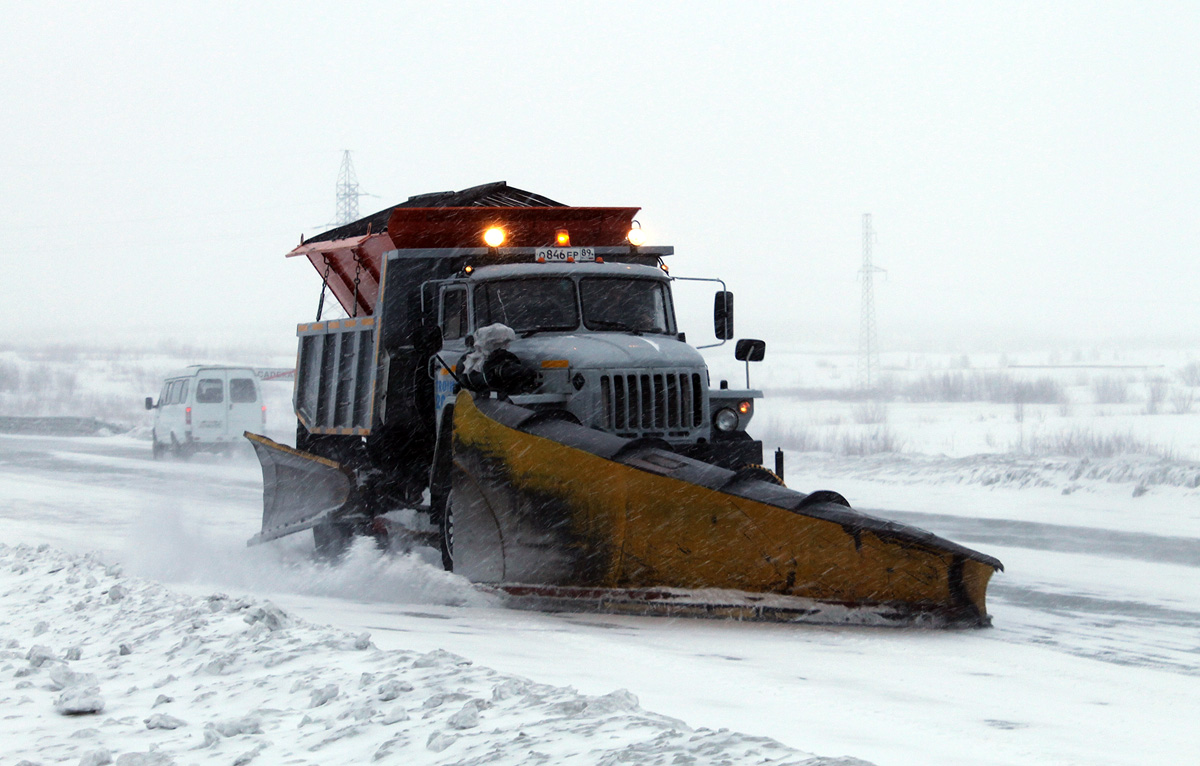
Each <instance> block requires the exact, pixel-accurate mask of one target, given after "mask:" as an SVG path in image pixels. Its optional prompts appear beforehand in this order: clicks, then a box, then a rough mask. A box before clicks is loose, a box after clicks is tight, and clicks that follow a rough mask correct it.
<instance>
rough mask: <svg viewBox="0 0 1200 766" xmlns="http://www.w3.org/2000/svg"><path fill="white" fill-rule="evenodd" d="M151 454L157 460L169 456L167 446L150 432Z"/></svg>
mask: <svg viewBox="0 0 1200 766" xmlns="http://www.w3.org/2000/svg"><path fill="white" fill-rule="evenodd" d="M150 454H151V455H152V456H153V457H154V459H155V460H162V459H163V458H164V457H166V454H167V445H165V444H163V443H162V442H160V441H159V440H158V436H156V435H155V434H154V432H153V431H151V432H150Z"/></svg>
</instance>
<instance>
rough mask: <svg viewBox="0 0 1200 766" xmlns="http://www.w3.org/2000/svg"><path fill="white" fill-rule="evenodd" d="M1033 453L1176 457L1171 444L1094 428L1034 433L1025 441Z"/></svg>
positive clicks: (1168, 458)
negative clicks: (1167, 444) (1107, 432)
mask: <svg viewBox="0 0 1200 766" xmlns="http://www.w3.org/2000/svg"><path fill="white" fill-rule="evenodd" d="M1025 451H1026V452H1027V453H1029V454H1031V455H1054V456H1059V455H1062V456H1065V457H1095V458H1103V457H1117V456H1119V455H1149V456H1151V457H1158V458H1164V459H1166V460H1174V459H1176V454H1175V451H1174V450H1173V449H1171V448H1170V447H1163V446H1161V445H1158V444H1151V443H1149V442H1145V441H1142V440H1141V439H1139V438H1138V437H1136V436H1134V435H1133V434H1132V433H1131V432H1126V433H1110V434H1100V433H1096V432H1095V431H1093V430H1092V429H1090V428H1073V429H1070V430H1067V431H1059V432H1057V433H1052V434H1033V435H1032V436H1030V437H1029V438H1028V440H1027V442H1026V444H1025Z"/></svg>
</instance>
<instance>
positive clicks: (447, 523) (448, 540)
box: [439, 490, 454, 572]
mask: <svg viewBox="0 0 1200 766" xmlns="http://www.w3.org/2000/svg"><path fill="white" fill-rule="evenodd" d="M439 527H440V529H441V533H442V534H441V539H442V545H441V548H442V569H445V570H446V571H447V572H453V571H454V492H453V490H452V491H451V492H450V496H449V497H447V498H446V502H445V503H444V504H443V505H442V523H441V524H440V525H439Z"/></svg>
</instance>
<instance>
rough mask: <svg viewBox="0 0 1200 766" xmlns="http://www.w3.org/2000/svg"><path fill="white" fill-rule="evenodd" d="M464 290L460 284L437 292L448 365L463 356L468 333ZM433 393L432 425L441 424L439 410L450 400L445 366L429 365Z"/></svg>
mask: <svg viewBox="0 0 1200 766" xmlns="http://www.w3.org/2000/svg"><path fill="white" fill-rule="evenodd" d="M468 300H469V298H468V296H467V288H466V286H464V285H448V286H445V287H443V288H442V289H441V293H440V300H439V303H438V325H439V326H440V327H441V329H442V343H443V346H442V352H441V357H442V359H444V360H446V363H447V364H449V365H454V364H457V363H458V360H459V358H460V357H461V356H462V355H463V354H464V353H466V350H467V344H466V337H467V334H468V333H469V332H470V329H469V319H468V317H470V310H469V306H468ZM431 369H432V370H433V381H434V386H433V391H434V396H433V398H434V409H435V410H436V413H435V414H436V420H435V422H438V423H440V422H441V415H442V407H444V406H445V405H446V403H447V402H450V401H453V400H454V377H453V376H451V375H450V373H449V372H447V371H446V368H445V367H442V365H441V364H439V363H437V362H436V360H435V361H434V362H433V365H432V367H431Z"/></svg>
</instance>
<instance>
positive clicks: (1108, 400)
mask: <svg viewBox="0 0 1200 766" xmlns="http://www.w3.org/2000/svg"><path fill="white" fill-rule="evenodd" d="M1092 395H1093V396H1095V398H1096V404H1124V403H1125V402H1127V401H1129V383H1127V382H1126V381H1125V379H1124V378H1114V377H1112V376H1107V375H1106V376H1105V377H1103V378H1096V379H1095V380H1093V381H1092Z"/></svg>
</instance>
